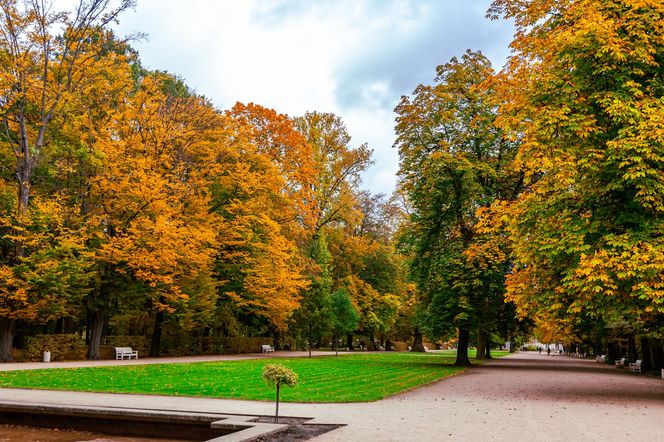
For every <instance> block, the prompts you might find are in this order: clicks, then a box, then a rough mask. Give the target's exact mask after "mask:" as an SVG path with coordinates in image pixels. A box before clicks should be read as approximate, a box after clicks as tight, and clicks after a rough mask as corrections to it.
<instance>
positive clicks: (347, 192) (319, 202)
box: [295, 112, 372, 234]
mask: <svg viewBox="0 0 664 442" xmlns="http://www.w3.org/2000/svg"><path fill="white" fill-rule="evenodd" d="M295 123H296V126H297V129H298V130H299V131H300V133H302V134H303V135H304V137H305V139H306V140H307V142H308V143H309V144H310V145H311V146H312V149H313V157H314V168H315V172H314V173H315V179H314V182H313V191H314V192H313V193H314V198H315V207H314V234H315V233H317V232H319V231H320V230H321V229H322V228H323V227H324V226H326V225H328V224H330V223H334V222H342V221H348V220H351V219H357V217H358V211H357V208H356V198H355V189H356V188H357V185H358V183H359V181H360V172H362V171H363V170H365V169H366V168H367V167H368V166H369V165H370V164H371V154H372V151H371V149H369V148H368V147H367V146H366V145H361V146H360V147H358V148H355V149H351V148H350V147H349V144H350V141H351V139H350V135H348V132H347V131H346V127H345V126H344V124H343V122H342V121H341V118H339V117H337V116H336V115H334V114H327V113H318V112H309V113H306V114H305V115H304V116H303V117H299V118H297V119H296V120H295Z"/></svg>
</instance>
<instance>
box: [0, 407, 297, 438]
mask: <svg viewBox="0 0 664 442" xmlns="http://www.w3.org/2000/svg"><path fill="white" fill-rule="evenodd" d="M3 411H4V412H18V413H41V414H48V415H53V416H77V417H89V418H94V417H100V418H101V417H104V418H113V419H126V420H128V421H132V420H133V421H145V422H153V423H158V422H176V423H177V422H182V423H184V422H196V423H209V424H210V428H212V429H220V430H231V431H234V432H233V433H230V434H226V435H223V436H219V437H216V438H214V439H210V440H209V441H208V442H241V441H250V440H255V439H256V438H258V437H263V436H268V435H271V434H274V433H277V432H279V431H283V430H286V429H287V428H288V427H289V426H288V425H282V424H270V423H263V422H251V421H252V420H253V419H257V418H258V416H249V415H233V414H216V413H197V412H185V411H167V410H148V409H138V408H124V407H122V408H120V407H99V406H76V405H44V404H38V403H28V402H11V401H0V412H3Z"/></svg>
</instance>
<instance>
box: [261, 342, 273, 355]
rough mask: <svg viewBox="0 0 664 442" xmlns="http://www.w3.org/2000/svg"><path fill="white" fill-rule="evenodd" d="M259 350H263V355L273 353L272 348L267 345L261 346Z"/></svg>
mask: <svg viewBox="0 0 664 442" xmlns="http://www.w3.org/2000/svg"><path fill="white" fill-rule="evenodd" d="M261 349H262V350H263V353H274V347H272V346H271V345H269V344H262V345H261Z"/></svg>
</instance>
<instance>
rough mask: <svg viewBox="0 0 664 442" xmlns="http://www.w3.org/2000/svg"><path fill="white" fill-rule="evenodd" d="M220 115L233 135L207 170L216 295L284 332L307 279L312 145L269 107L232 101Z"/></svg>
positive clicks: (272, 327) (277, 330)
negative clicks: (214, 228)
mask: <svg viewBox="0 0 664 442" xmlns="http://www.w3.org/2000/svg"><path fill="white" fill-rule="evenodd" d="M226 116H227V117H228V118H227V119H226V120H225V123H224V124H225V125H226V128H225V130H226V132H227V133H228V134H230V136H229V139H232V140H233V142H232V143H228V144H229V145H228V146H227V149H226V151H225V152H224V155H223V156H221V158H219V159H218V160H217V164H218V167H219V169H218V170H217V171H216V172H215V173H214V174H213V175H212V197H213V201H212V208H211V210H212V211H213V212H214V213H216V214H217V215H218V216H219V217H220V218H221V225H220V230H219V256H218V258H217V265H216V267H217V274H218V278H219V279H220V280H221V281H223V283H222V284H221V285H220V294H221V297H220V299H221V302H222V303H229V304H231V305H232V306H234V307H235V308H237V309H238V310H239V311H240V313H241V314H244V315H247V316H254V317H255V316H258V317H259V318H260V320H261V321H263V323H267V327H268V328H269V329H271V330H272V331H273V332H274V333H283V332H285V331H286V330H287V328H288V322H289V321H290V318H291V315H292V313H293V311H294V310H295V309H296V308H297V307H298V306H299V303H300V298H301V295H302V292H303V291H304V290H305V289H307V287H308V286H309V284H310V281H309V280H308V279H307V277H306V276H305V273H306V271H307V269H308V268H309V266H310V262H309V261H308V257H307V256H306V247H308V245H309V242H310V237H311V234H312V231H313V227H312V221H311V213H310V212H311V210H310V201H311V200H312V198H311V191H310V189H311V184H310V179H312V175H311V171H310V170H309V172H307V170H308V168H309V167H310V166H307V165H308V164H310V162H311V151H310V148H309V146H308V144H307V143H306V142H305V140H304V138H303V137H302V135H301V134H300V133H299V132H297V131H296V130H295V128H294V123H293V121H292V120H290V119H289V118H288V117H286V116H285V115H280V114H277V113H276V112H275V111H273V110H269V109H265V108H262V107H260V106H257V105H248V106H244V105H241V104H236V106H235V107H234V109H233V111H232V112H230V113H228V114H227V115H226ZM303 157H308V158H309V159H307V158H303ZM298 164H301V165H302V166H303V168H302V169H299V168H298V166H297V165H298Z"/></svg>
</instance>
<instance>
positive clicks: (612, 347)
mask: <svg viewBox="0 0 664 442" xmlns="http://www.w3.org/2000/svg"><path fill="white" fill-rule="evenodd" d="M606 357H607V359H608V360H609V361H615V360H617V359H620V352H619V351H618V346H617V345H616V344H615V342H609V343H608V344H607V345H606Z"/></svg>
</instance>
